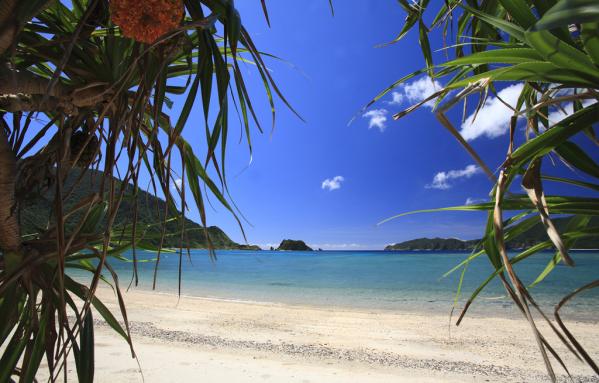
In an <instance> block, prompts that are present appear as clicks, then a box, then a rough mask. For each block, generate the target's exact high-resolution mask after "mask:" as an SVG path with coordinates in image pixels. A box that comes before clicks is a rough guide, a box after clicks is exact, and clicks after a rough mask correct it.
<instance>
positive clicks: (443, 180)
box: [425, 165, 481, 190]
mask: <svg viewBox="0 0 599 383" xmlns="http://www.w3.org/2000/svg"><path fill="white" fill-rule="evenodd" d="M478 173H481V169H480V168H479V167H478V166H476V165H468V166H466V167H465V168H464V169H457V170H450V171H448V172H439V173H437V174H435V176H434V177H433V182H432V183H431V184H429V185H426V186H425V187H426V188H427V189H440V190H447V189H449V188H451V186H452V185H451V184H450V181H452V180H456V179H458V178H470V177H472V176H473V175H475V174H478Z"/></svg>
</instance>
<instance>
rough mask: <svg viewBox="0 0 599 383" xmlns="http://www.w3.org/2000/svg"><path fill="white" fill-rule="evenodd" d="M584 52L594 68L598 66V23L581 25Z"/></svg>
mask: <svg viewBox="0 0 599 383" xmlns="http://www.w3.org/2000/svg"><path fill="white" fill-rule="evenodd" d="M580 37H581V40H582V43H583V45H584V50H585V51H586V52H587V53H588V55H589V57H590V59H591V60H592V61H593V63H594V64H595V65H596V66H599V22H590V23H585V24H582V32H581V34H580Z"/></svg>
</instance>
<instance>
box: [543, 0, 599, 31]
mask: <svg viewBox="0 0 599 383" xmlns="http://www.w3.org/2000/svg"><path fill="white" fill-rule="evenodd" d="M598 19H599V4H598V3H597V1H596V0H561V1H559V2H558V3H557V4H555V5H554V6H553V7H551V9H549V10H548V11H547V12H545V14H544V15H543V17H542V18H541V19H540V20H539V21H537V22H536V23H535V25H534V26H533V27H532V30H542V29H554V28H559V27H563V26H566V27H567V26H568V25H570V24H581V23H585V22H594V21H597V20H598Z"/></svg>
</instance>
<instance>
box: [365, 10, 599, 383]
mask: <svg viewBox="0 0 599 383" xmlns="http://www.w3.org/2000/svg"><path fill="white" fill-rule="evenodd" d="M399 3H400V4H401V6H402V7H403V8H404V10H405V11H406V12H407V17H406V21H405V24H404V26H403V29H402V30H401V32H400V34H399V35H398V37H397V38H396V39H395V40H394V42H396V41H399V40H400V39H402V38H403V37H404V36H405V35H406V34H407V33H408V32H409V31H410V30H412V29H417V30H418V33H419V42H420V46H421V49H422V54H423V57H424V59H425V62H426V67H425V68H423V69H421V70H419V71H416V72H414V73H411V74H409V75H407V76H405V77H403V78H401V79H400V80H398V81H397V82H396V83H394V84H392V85H391V86H390V87H389V88H387V89H385V90H384V91H382V92H381V93H380V94H379V95H378V96H377V97H376V98H375V99H374V100H373V101H372V102H371V104H372V103H373V102H375V101H376V100H378V99H380V98H381V97H382V96H384V95H385V94H386V93H387V92H389V91H390V90H391V89H393V88H395V87H397V86H398V85H400V84H401V83H403V82H405V81H407V80H409V79H411V78H413V77H415V76H418V75H420V74H423V73H426V74H428V75H429V76H431V77H432V78H444V79H445V81H446V84H445V86H444V87H443V88H442V89H440V90H439V91H438V92H436V93H434V94H433V95H431V96H430V97H428V98H427V99H425V100H423V101H422V102H420V103H418V104H416V105H414V106H412V107H410V108H408V109H406V110H404V111H402V112H399V113H397V114H395V115H394V116H393V117H394V118H395V119H399V118H401V117H403V116H405V115H406V114H408V113H410V112H411V111H413V110H415V109H416V108H418V107H420V106H421V105H423V104H424V103H426V102H428V101H430V100H436V105H435V115H436V117H437V119H438V120H439V122H440V123H441V124H442V125H443V126H444V127H445V128H447V129H448V131H449V132H450V133H451V134H452V135H453V136H454V137H455V138H456V139H457V140H458V141H459V142H460V143H461V144H462V145H463V146H464V148H465V149H466V150H467V151H468V152H469V153H470V154H471V155H472V156H473V158H474V159H475V160H476V161H477V162H478V163H479V165H480V166H481V168H482V169H484V170H485V172H486V173H487V175H488V176H489V178H490V179H491V180H492V182H493V184H494V185H493V188H492V191H491V192H490V199H491V201H490V202H488V203H479V204H474V205H469V206H456V207H449V208H443V209H433V210H429V211H440V210H461V211H486V212H488V213H487V214H488V218H487V224H486V227H485V231H484V237H483V239H482V240H481V242H480V244H479V245H478V249H477V250H478V251H476V252H474V253H473V254H472V255H471V256H470V257H469V258H468V259H467V260H465V261H464V262H462V263H461V264H460V265H458V266H457V267H456V268H455V269H454V270H452V271H455V270H459V269H460V268H463V272H465V271H466V267H467V265H468V263H469V262H470V261H472V260H473V259H474V258H477V257H480V256H483V255H486V256H487V258H488V260H489V262H490V263H491V265H492V266H493V268H494V269H495V271H494V272H493V273H492V274H491V275H490V276H489V277H488V278H487V279H486V281H485V282H484V283H483V284H482V285H481V286H480V287H479V288H477V289H476V290H475V292H474V293H473V294H472V296H471V297H470V299H469V300H468V301H467V303H466V305H465V307H464V309H463V311H462V313H461V315H460V317H459V319H458V324H459V322H460V321H461V320H462V318H463V316H464V314H465V313H466V311H467V310H468V307H469V306H470V304H471V303H472V301H473V300H474V299H475V298H476V296H477V295H478V294H479V293H480V291H481V290H482V289H484V287H485V286H486V285H487V284H488V283H489V282H490V281H491V280H493V279H494V278H499V279H500V281H501V283H502V284H503V285H504V286H505V289H506V291H507V293H508V295H509V296H510V297H511V298H512V299H513V301H514V302H515V304H516V305H517V306H518V308H519V309H520V310H521V311H522V313H523V315H524V316H525V317H526V318H527V320H528V321H529V322H530V325H531V328H532V331H533V333H534V335H535V338H536V340H537V343H538V346H539V348H540V351H541V353H542V356H543V358H544V360H545V364H546V367H547V371H548V374H549V376H550V377H551V378H552V379H553V380H554V381H555V379H556V375H555V372H554V369H553V366H552V363H551V361H550V359H549V357H548V354H551V355H552V356H553V357H554V358H555V360H557V361H558V363H560V364H561V365H562V367H563V368H564V369H565V371H566V372H567V371H568V370H567V367H566V366H565V365H564V363H563V362H562V360H561V358H560V357H559V355H558V354H557V352H556V351H555V350H554V348H553V347H552V346H551V345H550V344H549V342H548V341H547V339H546V338H545V336H544V335H543V334H542V333H541V332H540V331H539V330H538V328H537V326H536V324H535V318H534V315H533V314H534V312H535V311H536V312H537V313H538V314H539V315H540V317H541V318H542V320H545V321H547V323H548V324H549V325H550V327H551V329H552V330H553V331H554V332H555V333H556V334H557V335H558V337H559V339H560V340H561V341H562V342H563V343H564V344H565V345H566V347H567V348H568V349H569V350H570V351H571V352H572V353H573V354H574V355H575V356H576V357H577V358H579V359H580V360H584V361H585V362H586V363H587V364H588V365H589V366H590V367H591V368H592V369H593V370H594V372H595V373H597V374H599V368H598V367H597V364H596V363H595V362H594V361H593V360H592V358H591V357H590V356H589V355H588V353H587V352H586V351H585V350H584V348H583V346H582V344H581V343H580V342H579V341H578V340H577V339H576V338H575V337H574V336H573V335H572V334H571V332H570V331H568V329H567V327H566V326H565V324H564V322H563V321H562V319H561V318H560V315H559V311H560V309H561V307H562V306H563V305H564V304H566V303H567V302H568V301H569V300H570V299H571V298H573V297H574V296H575V295H576V294H578V293H579V292H581V291H584V290H588V289H591V288H594V287H598V286H599V281H595V282H592V283H589V284H587V285H584V286H581V287H580V288H579V289H578V290H576V291H574V292H573V293H572V294H569V295H568V296H566V297H564V299H563V300H562V301H561V302H560V303H559V304H558V305H557V306H556V308H555V312H554V317H555V323H557V325H556V324H555V323H554V322H553V321H552V320H550V319H549V317H548V316H547V315H546V314H545V313H544V312H543V311H542V309H541V308H540V307H539V306H538V305H537V303H536V302H535V300H534V298H533V296H532V294H531V292H530V290H529V286H525V285H524V284H523V283H522V281H521V280H520V279H519V277H518V275H517V273H516V272H515V271H514V268H513V265H514V264H516V263H518V262H521V261H524V260H526V259H527V258H529V257H531V256H534V255H535V254H537V253H538V252H540V251H542V250H547V249H551V248H555V249H556V252H555V255H554V256H553V258H552V259H551V261H550V262H549V264H548V265H547V267H546V268H545V270H544V271H543V272H542V273H541V275H540V276H539V278H537V280H536V281H535V283H534V284H536V283H539V282H540V281H542V280H543V279H544V278H545V277H546V276H547V275H548V274H549V273H550V272H551V271H552V270H553V268H554V267H555V266H556V265H557V264H558V263H560V262H563V263H565V264H566V265H568V266H572V267H574V265H575V262H574V259H573V258H572V256H571V255H570V254H569V252H568V250H569V249H571V248H572V247H573V246H574V245H575V243H576V241H577V240H578V239H581V238H597V237H598V236H599V227H596V226H595V227H589V222H590V221H591V217H592V216H596V215H599V199H598V198H596V197H574V196H566V195H545V193H544V190H543V186H544V182H546V181H550V182H559V183H564V184H567V185H570V186H572V187H575V188H584V189H586V190H587V191H586V194H589V193H590V194H594V193H596V192H597V191H599V184H598V183H597V182H595V181H596V180H597V179H599V164H597V163H596V162H595V161H594V160H593V158H592V157H593V156H592V155H590V152H589V151H588V150H585V149H584V146H581V145H579V143H580V142H579V141H580V140H581V139H582V140H584V139H588V140H590V142H591V144H590V145H591V147H593V149H590V150H596V146H597V145H598V144H599V141H598V140H597V137H596V135H595V131H594V128H593V125H596V124H597V122H599V103H596V102H597V101H598V100H599V23H598V22H597V20H599V4H598V3H597V2H596V1H594V0H562V1H556V0H546V1H542V0H541V1H538V0H490V1H482V2H479V1H472V0H445V1H444V3H443V5H442V6H441V5H439V4H436V5H434V6H433V5H430V6H429V1H428V0H420V1H417V2H409V1H406V0H400V1H399ZM439 8H440V9H439ZM431 12H434V18H433V19H432V20H433V21H432V23H431V24H430V25H427V22H426V21H425V18H426V17H425V15H427V16H428V14H429V13H431ZM429 20H430V19H429ZM435 29H441V31H442V32H441V33H442V35H443V39H444V40H446V39H447V37H448V34H450V36H449V37H450V38H452V39H453V40H454V41H455V45H453V46H452V47H446V48H447V51H448V52H449V51H451V50H453V57H449V56H450V55H446V56H445V57H446V60H444V61H443V62H440V63H435V62H434V60H433V54H432V50H431V46H430V43H429V34H430V33H432V31H434V30H435ZM501 81H507V82H520V83H522V84H523V87H522V91H521V93H520V95H519V98H518V102H517V105H508V104H507V103H505V102H504V104H506V106H507V107H510V108H511V109H512V110H513V112H514V113H513V117H512V119H511V126H510V135H509V140H508V142H507V150H506V151H507V155H506V158H505V161H504V162H503V163H502V164H501V166H500V167H499V170H498V175H496V174H495V172H493V171H491V170H490V168H489V166H487V165H486V164H485V163H484V161H483V160H482V159H481V157H480V156H479V155H478V154H477V152H476V151H475V150H474V149H473V148H472V147H471V146H470V145H469V144H468V143H467V142H466V140H464V138H463V137H462V136H461V135H460V133H459V131H458V130H457V129H456V128H455V127H454V126H453V124H452V123H451V122H450V121H449V119H448V118H447V117H446V115H445V112H447V111H448V110H449V109H450V108H452V107H453V106H455V105H456V104H457V103H458V102H460V101H463V102H464V110H466V101H467V100H469V99H472V97H473V95H475V94H478V95H479V100H478V104H477V106H476V111H478V110H479V109H480V108H481V107H482V106H483V105H484V103H485V100H486V98H487V96H488V94H489V93H491V94H494V95H495V96H496V97H499V96H498V95H497V92H496V88H495V87H496V83H497V82H501ZM454 90H457V91H458V93H457V95H456V93H455V92H454V93H452V91H454ZM564 105H573V113H572V114H570V115H569V116H567V117H566V118H564V119H563V120H561V121H560V122H558V123H556V124H552V123H551V122H550V121H549V118H548V116H549V113H550V111H551V110H552V109H554V108H555V109H557V108H562V107H563V106H564ZM475 114H476V112H475ZM519 119H525V120H526V129H525V137H524V138H523V142H522V144H520V145H519V146H518V147H516V144H515V142H514V136H515V133H516V126H517V123H518V121H519ZM580 136H582V137H580ZM577 140H578V141H577ZM577 142H578V143H577ZM552 157H553V158H558V159H559V160H560V161H562V162H563V163H565V164H566V165H567V166H568V167H569V168H570V169H571V170H572V175H571V177H555V176H550V175H547V174H544V173H543V172H542V170H541V166H542V164H543V162H547V161H551V160H552ZM578 174H584V175H585V177H586V178H587V179H589V180H590V182H587V180H586V179H585V180H581V179H580V178H579V177H578ZM518 179H520V180H521V186H522V188H523V189H524V191H525V192H526V194H518V193H517V192H512V191H511V189H510V187H511V186H513V185H514V183H515V182H516V181H517V180H518ZM504 212H509V218H507V219H506V218H504ZM408 214H410V213H408ZM556 214H559V215H562V216H566V217H568V219H569V222H568V224H567V225H566V227H565V229H563V230H562V231H561V232H558V230H557V229H556V227H555V224H554V222H553V220H552V216H553V215H556ZM402 215H405V214H400V215H398V216H395V217H392V218H391V219H393V218H396V217H399V216H402ZM539 221H540V222H542V224H543V226H544V228H545V230H546V234H547V237H546V238H547V240H546V241H543V242H541V243H539V244H537V245H535V246H532V247H531V248H529V249H527V250H525V251H522V252H520V253H519V254H516V255H514V256H511V257H510V256H509V255H508V253H507V251H506V245H505V243H506V242H507V241H509V240H510V239H512V238H515V237H517V236H518V235H520V234H522V233H524V232H526V231H527V230H529V229H530V228H531V227H532V226H534V225H536V224H537V223H538V222H539ZM594 221H595V220H593V221H591V222H594ZM462 278H463V274H462ZM458 291H459V289H458Z"/></svg>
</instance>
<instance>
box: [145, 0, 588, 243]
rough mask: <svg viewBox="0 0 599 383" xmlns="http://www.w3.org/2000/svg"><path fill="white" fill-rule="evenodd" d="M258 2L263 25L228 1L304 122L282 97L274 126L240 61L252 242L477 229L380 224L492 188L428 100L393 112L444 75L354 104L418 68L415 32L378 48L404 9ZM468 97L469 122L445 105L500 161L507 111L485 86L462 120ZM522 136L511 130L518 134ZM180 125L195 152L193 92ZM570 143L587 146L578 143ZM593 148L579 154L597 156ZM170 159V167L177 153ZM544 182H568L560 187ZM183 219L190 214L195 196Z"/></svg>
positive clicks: (201, 142) (354, 239) (214, 214)
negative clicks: (250, 106) (246, 99)
mask: <svg viewBox="0 0 599 383" xmlns="http://www.w3.org/2000/svg"><path fill="white" fill-rule="evenodd" d="M267 4H268V8H269V13H270V20H271V28H268V26H267V24H266V21H265V19H264V16H263V14H262V11H261V7H260V1H259V0H238V1H237V2H236V7H237V8H238V10H239V12H240V14H241V17H242V20H243V23H244V25H245V26H246V28H247V29H248V30H249V32H250V34H251V35H252V36H253V39H254V42H255V43H256V45H257V46H258V48H259V49H260V50H262V51H265V52H268V53H272V54H274V55H276V56H278V57H281V58H283V59H284V61H279V60H274V59H269V60H267V64H268V67H269V68H270V70H271V73H272V75H273V77H274V78H275V80H276V82H277V83H278V85H279V87H280V88H281V90H282V92H283V93H284V95H285V96H286V98H287V99H288V100H289V101H290V103H291V104H292V105H293V106H294V108H296V109H297V111H298V112H299V113H300V114H301V116H302V117H303V119H304V120H305V122H302V121H301V120H300V119H299V118H297V117H296V116H295V115H294V114H293V113H292V112H291V111H290V110H289V109H287V108H286V107H285V105H284V104H283V103H282V102H280V101H278V102H277V118H276V125H275V129H274V130H273V131H271V130H270V128H271V125H270V123H271V114H270V106H269V104H268V101H267V98H266V96H265V94H264V90H263V85H262V82H261V80H260V78H259V76H258V73H257V71H256V70H255V68H253V67H252V66H251V65H245V67H244V70H245V71H246V73H245V76H246V81H247V85H248V89H249V91H250V94H251V95H252V97H253V100H254V101H253V103H254V107H255V109H256V111H257V114H258V116H259V117H260V119H261V121H262V125H263V127H264V128H265V133H264V134H259V132H258V130H257V129H254V130H253V132H254V133H253V135H252V143H253V158H252V161H251V163H250V156H249V152H248V147H247V144H246V142H245V140H244V139H242V140H241V141H239V138H240V137H241V136H242V133H241V132H242V127H241V125H240V124H236V122H235V121H237V116H236V115H232V116H231V117H230V121H231V126H230V135H229V137H230V140H229V142H228V144H227V147H228V157H227V174H228V184H229V188H230V192H231V194H232V197H233V200H234V202H235V203H236V205H237V206H238V207H239V209H240V210H241V212H242V213H243V215H244V216H245V217H246V218H247V220H248V222H246V223H244V229H245V232H246V235H247V240H248V242H249V243H251V244H258V245H260V246H263V247H268V246H271V245H272V246H276V245H277V244H278V243H279V242H280V241H281V240H282V239H285V238H292V239H302V240H305V241H306V242H307V243H308V244H310V245H312V246H314V247H321V248H323V249H344V250H360V249H382V248H383V247H384V246H385V245H387V244H390V243H395V242H399V241H403V240H408V239H412V238H418V237H434V236H441V237H458V238H463V239H472V238H478V237H479V236H480V233H481V232H482V229H483V227H482V225H483V224H484V221H485V214H483V213H460V212H454V213H436V214H419V215H411V216H407V217H403V218H400V219H397V220H394V221H391V222H389V223H386V224H383V225H380V226H377V222H379V221H381V220H383V219H385V218H387V217H390V216H392V215H395V214H398V213H403V212H407V211H412V210H418V209H427V208H435V207H442V206H452V205H462V204H464V203H466V202H467V201H481V200H484V199H485V198H488V193H489V190H490V189H491V187H492V185H491V183H490V181H489V180H488V179H487V177H486V176H485V175H484V174H483V173H482V172H481V171H480V169H478V168H477V167H476V166H475V165H474V161H473V160H472V158H471V157H470V156H469V155H468V154H467V153H466V152H465V151H464V150H463V149H462V148H461V147H460V145H459V144H458V143H457V142H456V141H455V139H454V138H453V137H452V136H451V135H450V134H449V133H448V132H447V131H445V130H444V128H443V127H442V126H441V125H440V124H439V123H438V122H437V120H436V119H435V118H434V116H433V114H432V113H431V108H430V107H427V106H424V107H422V108H421V109H420V110H417V111H415V112H414V113H412V114H410V115H408V116H407V117H405V118H403V119H401V120H399V121H393V119H392V118H391V115H392V114H393V113H395V112H397V111H400V110H403V109H405V108H406V107H408V106H410V105H412V104H413V103H415V102H417V101H420V100H421V99H422V98H423V97H424V96H427V95H428V94H430V92H432V91H433V90H434V89H435V88H438V87H440V86H442V84H443V81H444V80H443V79H439V82H437V83H433V82H432V81H431V80H430V79H428V78H427V77H419V78H416V79H414V80H413V81H410V82H408V83H407V84H406V85H404V86H401V87H398V88H396V89H395V90H394V92H393V93H389V94H388V95H387V96H386V97H384V98H383V99H382V100H380V101H379V102H377V103H376V104H374V105H373V106H372V107H370V108H369V109H368V110H367V111H362V107H363V106H364V105H365V104H366V103H368V101H370V100H371V99H372V98H373V97H374V96H375V95H377V94H378V93H379V92H380V91H381V90H382V89H385V88H386V87H387V86H389V85H390V84H392V83H393V82H395V81H396V80H397V79H399V78H401V77H403V76H404V75H406V74H408V73H410V72H413V71H415V70H417V69H420V68H422V67H423V66H424V60H423V59H422V56H421V53H420V47H419V45H418V36H417V35H416V34H415V33H414V32H416V31H413V32H410V33H409V34H408V35H407V36H406V38H405V39H403V40H402V41H401V42H399V43H397V44H393V45H389V46H385V47H377V46H378V45H380V44H382V43H386V42H388V41H391V40H393V38H394V37H395V36H396V35H397V33H398V32H399V30H400V29H401V27H402V24H403V20H404V18H405V14H404V13H403V11H402V9H401V7H400V6H399V5H398V4H397V3H396V2H394V1H362V0H343V1H336V2H335V15H334V17H333V16H332V15H331V12H330V9H329V5H328V1H327V0H305V1H302V2H292V1H274V0H273V1H267ZM448 43H452V42H451V41H449V42H448ZM431 45H432V48H433V50H439V49H441V48H442V38H441V36H440V35H436V36H435V35H433V38H432V39H431ZM434 58H435V61H436V62H440V61H441V60H443V59H445V55H444V53H443V52H440V51H438V52H436V53H434ZM499 89H500V91H499V94H500V96H501V97H502V99H504V100H506V101H508V102H514V101H515V97H516V96H517V94H518V91H519V85H517V84H504V85H502V86H499ZM183 102H184V98H183V97H179V98H175V103H176V106H175V107H174V108H173V110H172V111H171V118H172V120H174V121H175V120H176V119H177V117H178V111H180V108H181V105H182V103H183ZM474 105H475V102H470V103H469V107H468V110H467V113H466V117H468V118H467V119H466V121H465V123H462V120H461V119H462V110H461V109H462V108H461V106H458V107H457V108H454V110H452V111H450V112H449V113H448V116H449V118H450V119H451V120H452V122H453V123H454V124H455V125H456V126H458V127H460V129H461V131H462V134H463V135H464V137H465V138H466V139H468V140H469V142H470V143H471V144H472V145H473V146H474V148H475V149H476V150H477V151H478V152H479V154H480V155H481V156H482V157H483V159H484V160H485V161H486V162H487V164H488V165H489V166H490V167H491V169H493V170H496V168H497V167H498V166H499V165H500V164H501V162H502V161H503V159H504V158H505V152H506V147H507V135H506V133H507V126H508V125H507V124H508V121H509V117H510V115H511V114H512V112H511V111H510V110H509V109H508V108H506V107H505V106H503V105H502V104H501V102H499V101H498V100H497V99H496V98H495V97H490V98H489V99H488V100H487V103H486V104H485V106H484V107H483V109H482V110H481V111H480V112H479V115H478V117H477V119H476V121H475V122H474V123H471V118H470V117H469V116H470V115H471V114H472V111H473V110H472V109H473V108H474ZM233 113H234V112H233ZM213 114H214V113H213ZM354 117H355V119H354V120H353V122H352V123H351V124H349V122H350V121H351V120H352V118H354ZM557 118H558V117H557V116H555V119H557ZM522 129H523V128H522ZM522 129H521V130H522ZM518 133H519V135H518V137H520V139H521V138H522V137H523V136H524V135H523V134H522V133H523V131H520V132H518ZM183 134H184V136H185V137H186V139H187V140H188V141H189V142H190V144H191V145H192V146H193V147H194V148H195V149H197V150H198V155H199V156H200V157H202V156H203V155H204V153H203V150H204V149H205V138H204V127H203V112H202V111H201V106H200V103H199V102H198V103H197V105H196V108H195V109H194V110H193V112H192V115H191V117H190V120H189V121H188V126H186V128H185V130H184V133H183ZM580 141H581V143H582V144H583V145H588V140H584V139H582V140H580ZM597 152H598V151H596V150H595V151H589V153H595V157H596V158H597V156H596V155H597V154H599V153H597ZM597 159H599V158H597ZM174 164H175V165H174V166H175V168H177V161H174ZM549 167H554V169H551V170H550V172H553V173H555V174H560V173H563V172H564V171H566V170H565V169H564V166H560V165H559V161H558V162H556V164H555V165H553V164H551V163H549V162H548V161H546V163H545V170H547V169H548V168H549ZM581 179H584V178H583V177H581ZM144 181H146V182H147V181H148V179H147V175H143V174H142V176H141V179H140V182H141V183H140V185H143V183H144ZM548 188H549V191H550V192H563V191H564V189H563V188H561V187H559V186H557V185H548ZM515 191H517V190H515ZM575 193H581V192H580V190H576V191H575ZM187 195H188V196H189V195H191V194H190V193H189V192H188V193H187ZM211 201H212V202H213V203H212V205H213V206H214V208H210V207H208V209H207V215H208V224H209V225H217V226H219V227H221V228H222V229H223V230H224V231H225V232H226V233H227V234H228V235H229V236H230V237H231V238H232V239H234V240H235V241H238V242H243V241H244V240H243V236H242V233H241V231H240V229H239V227H238V225H237V223H236V221H235V220H234V218H233V217H232V215H231V214H230V213H229V212H228V211H227V210H226V209H225V208H223V207H221V206H219V205H218V204H217V202H216V201H215V199H214V198H212V199H211ZM190 205H191V204H190ZM188 217H189V218H191V219H193V220H195V221H197V222H199V221H200V219H199V214H198V212H197V209H195V208H193V207H192V208H191V210H190V211H189V213H188Z"/></svg>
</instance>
